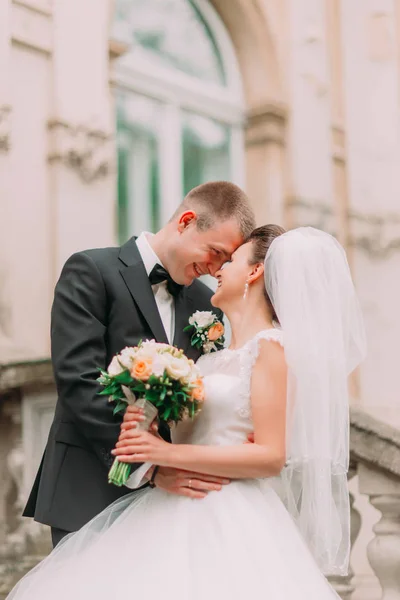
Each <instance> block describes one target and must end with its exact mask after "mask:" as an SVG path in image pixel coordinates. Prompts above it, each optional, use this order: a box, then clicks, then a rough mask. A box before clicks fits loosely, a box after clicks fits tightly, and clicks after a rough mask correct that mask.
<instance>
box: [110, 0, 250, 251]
mask: <svg viewBox="0 0 400 600" xmlns="http://www.w3.org/2000/svg"><path fill="white" fill-rule="evenodd" d="M112 37H113V39H115V40H118V41H122V42H124V43H125V44H126V43H127V44H129V50H128V52H126V53H125V54H124V55H123V56H122V57H121V58H119V59H118V61H117V63H116V67H115V71H114V89H115V97H116V112H117V145H118V224H119V225H118V227H119V231H118V233H119V238H120V241H121V242H124V241H125V240H126V239H127V238H128V237H129V236H131V235H133V234H137V233H139V232H140V231H142V230H150V231H152V230H156V229H157V228H158V227H160V226H161V225H163V224H164V223H165V222H166V220H167V219H168V218H169V217H170V216H171V214H172V213H173V211H174V210H175V208H176V207H177V205H178V204H179V202H180V201H181V200H182V198H183V197H184V195H185V194H186V193H187V192H188V191H189V190H190V189H191V188H193V187H194V186H196V185H199V184H200V183H204V182H206V181H211V180H215V179H228V180H230V181H234V182H235V183H237V184H238V185H243V183H244V182H243V179H244V159H243V134H242V126H243V116H244V110H243V98H242V88H241V81H240V76H239V70H238V67H237V64H236V58H235V54H234V51H233V48H232V44H231V41H230V39H229V37H228V35H227V32H226V31H225V28H224V25H223V24H222V22H221V20H220V18H219V17H218V15H217V14H216V12H215V11H214V9H213V8H212V6H211V5H210V4H209V3H208V2H207V1H206V0H146V1H145V2H144V1H143V0H117V3H116V16H115V22H114V27H113V33H112Z"/></svg>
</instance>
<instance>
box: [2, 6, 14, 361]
mask: <svg viewBox="0 0 400 600" xmlns="http://www.w3.org/2000/svg"><path fill="white" fill-rule="evenodd" d="M10 12H11V0H2V2H1V3H0V202H1V214H2V217H1V219H0V280H1V282H2V284H1V289H0V363H1V361H2V359H3V360H4V358H6V356H7V354H8V352H9V349H10V346H11V345H12V344H11V341H10V336H11V331H10V303H11V300H10V291H9V286H10V265H9V261H8V258H7V255H8V252H7V244H6V241H5V240H6V236H5V235H4V231H5V230H6V228H7V227H10V226H12V223H9V222H8V221H7V215H9V210H8V207H9V203H10V202H11V186H10V183H11V178H10V152H9V150H10V146H11V92H10V77H9V74H10V47H11V19H10ZM8 218H9V217H8Z"/></svg>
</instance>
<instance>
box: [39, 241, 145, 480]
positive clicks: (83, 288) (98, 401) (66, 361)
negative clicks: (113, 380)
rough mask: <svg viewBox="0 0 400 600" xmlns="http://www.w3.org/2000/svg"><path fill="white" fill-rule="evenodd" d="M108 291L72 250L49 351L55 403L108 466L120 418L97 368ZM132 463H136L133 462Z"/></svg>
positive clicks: (90, 264) (103, 355)
mask: <svg viewBox="0 0 400 600" xmlns="http://www.w3.org/2000/svg"><path fill="white" fill-rule="evenodd" d="M107 318H108V307H107V293H106V289H105V285H104V281H103V279H102V276H101V273H100V271H99V269H98V267H97V265H96V263H95V262H94V261H93V260H92V258H91V257H90V256H89V255H87V254H85V253H77V254H74V255H73V256H72V257H71V258H70V259H69V260H68V261H67V262H66V264H65V266H64V269H63V271H62V273H61V277H60V279H59V281H58V283H57V285H56V289H55V296H54V302H53V308H52V314H51V355H52V361H53V368H54V375H55V380H56V385H57V391H58V396H59V401H60V403H61V405H62V407H63V408H64V410H65V411H66V413H67V414H68V417H69V419H70V420H71V422H73V423H74V424H75V426H76V427H77V429H79V432H80V433H81V435H82V436H83V437H84V438H85V439H86V440H87V442H88V444H89V446H90V447H91V448H92V449H93V451H94V452H95V453H96V455H97V456H98V457H99V459H100V460H101V462H102V463H103V464H105V466H106V467H107V468H109V467H110V465H111V464H112V461H113V457H112V455H111V454H110V451H111V450H112V448H114V446H115V443H116V441H117V438H118V435H119V431H120V427H119V426H120V420H118V419H117V418H116V417H114V416H113V413H112V411H113V408H112V406H111V405H110V404H109V403H108V399H107V397H106V396H100V395H99V391H100V386H99V384H98V383H97V381H96V379H97V377H98V376H99V371H98V367H101V368H103V369H104V368H106V367H107V365H106V361H107V351H106V332H107ZM135 466H136V465H135Z"/></svg>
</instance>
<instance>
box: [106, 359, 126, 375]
mask: <svg viewBox="0 0 400 600" xmlns="http://www.w3.org/2000/svg"><path fill="white" fill-rule="evenodd" d="M122 371H124V367H123V366H122V365H121V364H120V362H119V360H118V356H114V358H113V359H112V361H111V362H110V364H109V366H108V369H107V372H108V374H109V375H119V374H120V373H122Z"/></svg>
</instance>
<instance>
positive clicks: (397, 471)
mask: <svg viewBox="0 0 400 600" xmlns="http://www.w3.org/2000/svg"><path fill="white" fill-rule="evenodd" d="M350 432H351V433H350V451H351V468H350V472H349V479H352V478H353V477H354V476H356V475H357V478H358V490H359V492H360V493H361V494H365V495H366V496H368V498H369V502H370V504H371V505H372V506H373V507H374V508H376V509H378V510H379V511H380V513H381V518H380V520H379V521H378V522H377V523H376V524H375V525H374V527H373V532H374V537H373V539H372V540H371V541H370V542H369V544H368V545H367V548H366V552H367V556H368V561H369V564H370V565H371V567H372V570H373V572H374V573H375V575H376V577H377V579H378V581H379V584H380V588H381V590H379V586H378V585H377V586H376V594H375V593H369V594H368V599H369V598H371V599H372V600H400V430H398V429H396V428H394V427H391V426H390V425H388V424H386V423H383V422H381V421H379V420H377V419H375V418H374V417H372V416H371V415H369V414H368V413H366V412H364V411H363V410H361V409H356V408H353V409H352V411H351V430H350ZM350 501H351V507H352V508H351V519H352V521H351V538H352V545H354V543H355V541H356V539H357V537H358V534H359V532H360V530H361V526H362V515H361V514H360V513H359V512H358V511H357V510H356V509H355V508H354V504H353V503H354V497H353V495H352V494H350ZM353 575H354V573H353V572H350V573H349V575H348V576H347V577H341V578H337V579H334V578H332V580H331V582H332V584H333V585H334V587H335V589H336V591H337V592H338V594H339V595H340V596H341V597H342V598H343V600H350V599H351V598H353V596H357V598H360V600H363V596H362V594H361V595H360V591H359V590H357V589H356V585H355V580H356V578H354V577H353Z"/></svg>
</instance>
